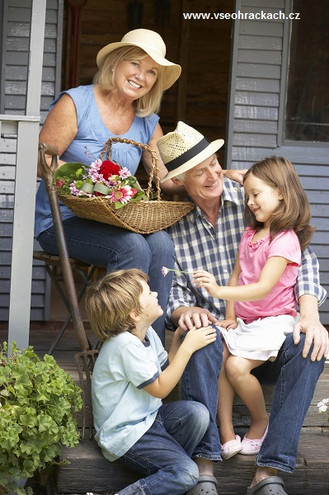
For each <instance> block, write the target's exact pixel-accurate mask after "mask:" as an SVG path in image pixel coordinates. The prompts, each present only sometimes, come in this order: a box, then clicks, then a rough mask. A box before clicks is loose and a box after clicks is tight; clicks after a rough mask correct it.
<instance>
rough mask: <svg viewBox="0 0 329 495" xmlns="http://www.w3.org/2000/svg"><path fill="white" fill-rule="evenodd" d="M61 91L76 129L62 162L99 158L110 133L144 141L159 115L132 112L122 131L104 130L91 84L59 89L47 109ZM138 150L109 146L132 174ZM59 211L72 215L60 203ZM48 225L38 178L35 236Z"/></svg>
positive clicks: (50, 222) (50, 223)
mask: <svg viewBox="0 0 329 495" xmlns="http://www.w3.org/2000/svg"><path fill="white" fill-rule="evenodd" d="M63 94H68V95H69V96H70V97H71V98H72V100H73V102H74V105H75V108H76V112H77V123H78V132H77V134H76V136H75V138H74V139H73V141H72V142H71V144H70V145H69V147H68V148H67V150H66V151H65V152H64V153H63V155H62V156H61V157H60V158H61V160H64V161H65V162H79V163H85V164H86V165H90V163H92V162H93V161H95V160H96V159H98V158H99V155H100V153H101V151H102V150H103V147H104V144H105V143H106V141H107V140H108V139H109V138H110V137H114V136H115V137H121V138H127V139H132V140H134V141H137V142H141V143H143V144H148V143H149V141H150V139H151V138H152V136H153V134H154V130H155V127H156V125H157V123H158V121H159V116H158V115H156V114H155V113H152V114H151V115H148V116H147V117H137V116H135V118H134V121H133V123H132V125H131V127H130V129H129V130H128V131H127V132H126V133H125V134H120V136H116V135H114V134H112V133H111V132H110V131H109V130H108V128H107V127H106V125H105V124H104V122H103V120H102V117H101V115H100V113H99V110H98V107H97V103H96V100H95V96H94V86H93V85H92V84H90V85H88V86H79V87H77V88H73V89H69V90H67V91H63V92H62V93H60V94H59V95H58V97H57V98H56V100H55V101H54V102H53V103H52V104H51V105H50V110H51V109H52V108H53V106H54V105H55V104H56V103H57V101H58V100H59V99H60V98H61V96H62V95H63ZM49 144H52V143H49ZM142 151H143V150H142V149H141V148H139V147H136V146H133V145H131V144H126V143H114V144H113V145H112V149H111V159H112V160H114V161H116V162H117V163H118V164H119V165H122V166H123V167H127V168H128V169H129V170H130V172H131V173H132V175H135V173H136V170H137V167H138V165H139V162H140V159H141V156H142ZM104 159H106V157H104ZM61 213H62V218H63V220H65V219H67V218H70V217H72V216H74V214H73V213H72V212H71V210H69V208H67V207H66V206H64V205H63V204H61ZM52 226H53V219H52V216H51V211H50V205H49V201H48V195H47V191H46V186H45V183H44V181H41V183H40V186H39V189H38V192H37V197H36V215H35V237H36V238H37V237H38V235H39V234H40V233H41V232H43V231H44V230H47V229H49V228H50V227H52Z"/></svg>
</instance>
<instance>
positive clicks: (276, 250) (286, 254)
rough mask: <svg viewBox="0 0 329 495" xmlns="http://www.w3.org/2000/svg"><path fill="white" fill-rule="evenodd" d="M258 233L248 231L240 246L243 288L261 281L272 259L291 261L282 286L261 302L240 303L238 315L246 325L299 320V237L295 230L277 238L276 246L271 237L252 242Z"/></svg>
mask: <svg viewBox="0 0 329 495" xmlns="http://www.w3.org/2000/svg"><path fill="white" fill-rule="evenodd" d="M255 232H256V231H255V230H253V229H251V228H250V227H248V228H246V229H245V231H244V233H243V235H242V238H241V242H240V246H239V259H240V268H241V273H240V277H239V285H246V284H252V283H255V282H257V281H258V279H259V275H260V273H261V271H262V269H263V267H264V265H265V263H266V261H267V260H268V258H270V257H271V256H281V257H283V258H286V259H288V260H289V261H291V263H289V264H288V265H287V266H286V268H285V270H284V272H283V274H282V275H281V277H280V280H279V281H278V283H277V284H276V285H275V287H273V289H272V290H271V292H270V293H269V294H268V295H267V296H266V297H265V299H262V300H261V301H249V302H236V303H235V311H236V314H237V316H238V317H239V318H242V319H243V320H244V321H245V323H251V322H252V321H254V320H257V319H258V318H265V317H266V316H277V315H292V316H296V315H297V311H296V299H295V296H294V286H295V284H296V278H297V273H298V266H299V265H300V261H301V250H300V244H299V240H298V237H297V235H296V234H295V232H294V231H293V230H288V231H283V232H280V233H279V234H277V235H276V236H275V237H274V239H273V240H272V242H270V236H269V235H268V236H266V237H264V238H263V239H259V240H258V241H256V242H253V241H252V238H253V236H254V235H255Z"/></svg>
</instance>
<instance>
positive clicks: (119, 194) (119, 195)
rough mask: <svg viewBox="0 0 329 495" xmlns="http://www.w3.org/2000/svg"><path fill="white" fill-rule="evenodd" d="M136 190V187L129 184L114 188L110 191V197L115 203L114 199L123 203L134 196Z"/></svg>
mask: <svg viewBox="0 0 329 495" xmlns="http://www.w3.org/2000/svg"><path fill="white" fill-rule="evenodd" d="M136 192H137V191H136V189H134V188H133V187H130V186H123V187H119V189H115V190H114V191H112V192H111V194H110V199H111V201H113V203H115V201H120V203H122V204H123V205H125V204H127V203H128V202H129V201H130V200H131V198H133V197H134V196H135V194H136Z"/></svg>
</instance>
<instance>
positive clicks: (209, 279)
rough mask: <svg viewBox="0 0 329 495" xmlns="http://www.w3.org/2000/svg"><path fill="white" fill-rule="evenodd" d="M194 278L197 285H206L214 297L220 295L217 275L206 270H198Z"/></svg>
mask: <svg viewBox="0 0 329 495" xmlns="http://www.w3.org/2000/svg"><path fill="white" fill-rule="evenodd" d="M193 279H194V281H195V285H196V286H197V287H204V288H205V289H206V290H207V291H208V292H209V294H210V295H211V296H212V297H219V295H218V293H219V289H220V287H219V285H218V284H217V282H216V279H215V277H214V276H213V275H212V274H211V273H209V272H206V271H205V270H197V271H195V272H194V274H193Z"/></svg>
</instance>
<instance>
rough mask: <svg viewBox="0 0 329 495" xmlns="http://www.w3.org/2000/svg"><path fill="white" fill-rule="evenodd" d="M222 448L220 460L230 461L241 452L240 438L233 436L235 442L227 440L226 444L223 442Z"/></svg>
mask: <svg viewBox="0 0 329 495" xmlns="http://www.w3.org/2000/svg"><path fill="white" fill-rule="evenodd" d="M221 447H222V452H221V454H222V458H223V460H224V461H227V459H231V457H233V456H234V455H236V454H239V452H241V450H242V443H241V438H240V437H239V435H235V440H229V441H228V442H225V443H224V444H223V445H221Z"/></svg>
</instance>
